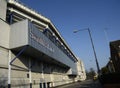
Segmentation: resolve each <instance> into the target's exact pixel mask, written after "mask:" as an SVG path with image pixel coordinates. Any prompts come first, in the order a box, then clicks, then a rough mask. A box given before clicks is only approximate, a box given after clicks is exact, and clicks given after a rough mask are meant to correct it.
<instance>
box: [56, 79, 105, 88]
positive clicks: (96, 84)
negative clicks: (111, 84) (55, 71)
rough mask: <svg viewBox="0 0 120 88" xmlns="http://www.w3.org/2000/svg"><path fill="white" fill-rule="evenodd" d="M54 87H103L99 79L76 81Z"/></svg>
mask: <svg viewBox="0 0 120 88" xmlns="http://www.w3.org/2000/svg"><path fill="white" fill-rule="evenodd" d="M55 88H103V87H102V85H101V84H100V83H99V81H92V80H86V81H84V82H76V83H71V84H68V85H63V86H59V87H55Z"/></svg>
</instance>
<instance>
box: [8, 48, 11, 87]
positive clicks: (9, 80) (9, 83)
mask: <svg viewBox="0 0 120 88" xmlns="http://www.w3.org/2000/svg"><path fill="white" fill-rule="evenodd" d="M10 62H11V50H9V58H8V88H11V64H10Z"/></svg>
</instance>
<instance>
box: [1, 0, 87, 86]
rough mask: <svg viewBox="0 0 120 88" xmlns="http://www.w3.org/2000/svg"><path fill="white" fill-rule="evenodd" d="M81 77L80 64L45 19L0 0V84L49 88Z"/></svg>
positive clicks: (26, 8)
mask: <svg viewBox="0 0 120 88" xmlns="http://www.w3.org/2000/svg"><path fill="white" fill-rule="evenodd" d="M78 63H79V64H78ZM78 66H82V69H83V70H82V72H83V73H84V75H82V77H80V76H81V74H80V73H79V72H78V71H80V69H81V68H79V67H78ZM78 75H79V77H80V78H76V77H78ZM85 78H86V75H85V70H84V67H83V64H81V62H80V61H79V60H78V59H77V57H76V56H75V55H74V53H73V52H72V51H71V49H70V47H69V46H68V44H67V43H66V42H65V40H64V39H63V38H62V36H61V35H60V33H59V32H58V31H57V28H56V27H55V26H54V24H53V23H52V22H51V21H50V20H49V19H48V18H46V17H44V16H42V15H41V14H39V13H38V12H36V11H34V10H32V9H30V8H28V7H27V6H25V5H24V4H22V3H20V2H18V1H16V0H0V87H2V86H5V88H49V87H55V86H58V85H63V84H67V83H72V82H75V81H78V80H85Z"/></svg>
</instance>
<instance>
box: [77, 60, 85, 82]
mask: <svg viewBox="0 0 120 88" xmlns="http://www.w3.org/2000/svg"><path fill="white" fill-rule="evenodd" d="M76 65H77V77H76V80H78V81H84V80H85V79H86V72H85V67H84V64H83V62H82V61H81V60H80V59H79V58H78V61H77V62H76Z"/></svg>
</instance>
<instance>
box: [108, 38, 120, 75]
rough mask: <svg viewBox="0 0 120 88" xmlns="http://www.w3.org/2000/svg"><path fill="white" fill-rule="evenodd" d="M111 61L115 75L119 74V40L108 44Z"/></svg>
mask: <svg viewBox="0 0 120 88" xmlns="http://www.w3.org/2000/svg"><path fill="white" fill-rule="evenodd" d="M110 53H111V60H112V63H113V66H114V69H115V72H116V73H120V40H116V41H112V42H110Z"/></svg>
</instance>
